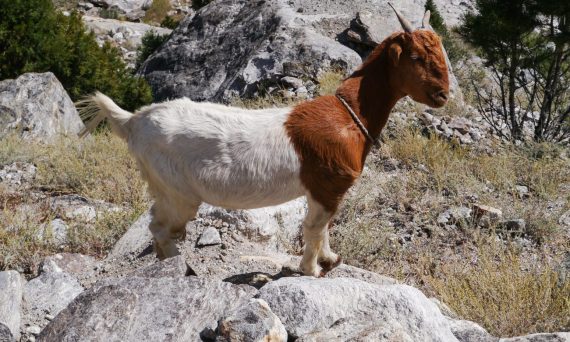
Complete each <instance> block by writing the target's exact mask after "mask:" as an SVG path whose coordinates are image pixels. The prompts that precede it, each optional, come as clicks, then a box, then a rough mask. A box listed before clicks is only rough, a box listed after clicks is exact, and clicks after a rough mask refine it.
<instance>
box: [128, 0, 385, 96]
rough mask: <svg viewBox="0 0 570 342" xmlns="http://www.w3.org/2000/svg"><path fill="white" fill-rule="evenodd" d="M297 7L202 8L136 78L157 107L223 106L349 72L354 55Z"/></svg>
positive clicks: (274, 0)
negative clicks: (285, 83) (170, 101)
mask: <svg viewBox="0 0 570 342" xmlns="http://www.w3.org/2000/svg"><path fill="white" fill-rule="evenodd" d="M299 6H305V2H300V3H299V4H295V5H294V6H291V5H289V2H286V1H283V0H268V1H239V0H225V1H218V2H216V3H215V5H210V6H206V7H204V8H202V9H201V10H200V11H198V12H196V13H195V14H194V15H192V16H188V17H186V18H185V19H184V20H183V21H182V22H181V23H180V24H179V25H178V27H177V28H176V30H175V31H174V32H173V33H172V35H171V37H170V38H169V40H168V41H167V42H166V43H165V44H163V45H162V46H161V47H160V48H159V49H158V51H157V52H155V53H154V54H153V55H152V56H150V57H149V59H147V61H146V62H145V63H144V64H143V66H142V67H141V69H140V70H139V73H140V74H141V75H143V76H144V77H145V78H146V79H147V81H148V82H149V84H150V85H151V87H152V89H153V94H154V95H155V98H156V100H159V101H160V100H165V99H167V98H179V97H183V96H186V97H189V98H191V99H193V100H196V101H205V100H209V101H224V102H229V101H231V99H233V98H234V97H244V96H245V97H249V96H253V95H257V94H261V92H262V91H263V90H264V89H267V88H269V87H272V86H278V85H279V81H280V80H281V79H282V78H283V77H286V76H290V77H296V78H300V77H301V76H302V77H306V78H309V79H312V80H313V81H315V80H317V78H318V76H319V75H320V74H321V73H322V72H324V71H326V70H329V69H338V70H339V71H342V72H345V73H347V72H349V71H352V70H354V68H356V67H357V66H358V65H359V64H360V63H361V58H360V56H358V54H357V53H356V52H354V51H353V50H351V49H350V48H348V47H346V46H343V45H341V44H339V43H337V42H336V41H335V35H332V36H328V35H324V34H323V33H322V32H319V30H318V29H315V28H314V27H315V25H316V24H317V22H320V21H321V20H315V19H317V17H315V16H314V15H313V13H311V14H310V15H304V14H301V13H299V12H297V8H298V7H299ZM346 7H350V6H346ZM351 11H354V9H352V10H351ZM329 14H330V17H331V18H332V17H334V18H337V17H340V16H342V17H343V18H344V17H345V16H346V12H342V13H340V12H335V13H333V12H331V13H329ZM394 20H395V19H394ZM344 21H345V22H346V24H348V20H344ZM394 28H396V26H394ZM341 31H342V30H339V31H338V32H337V33H340V32H341ZM228 56H231V58H228ZM205 61H207V63H205Z"/></svg>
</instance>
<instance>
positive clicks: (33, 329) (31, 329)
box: [26, 325, 42, 336]
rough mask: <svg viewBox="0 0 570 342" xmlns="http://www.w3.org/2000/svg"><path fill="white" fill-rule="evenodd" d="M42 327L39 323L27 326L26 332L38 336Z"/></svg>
mask: <svg viewBox="0 0 570 342" xmlns="http://www.w3.org/2000/svg"><path fill="white" fill-rule="evenodd" d="M41 331H42V328H40V327H38V326H37V325H32V326H29V327H27V328H26V333H27V334H30V335H34V336H38V335H39V334H40V332H41Z"/></svg>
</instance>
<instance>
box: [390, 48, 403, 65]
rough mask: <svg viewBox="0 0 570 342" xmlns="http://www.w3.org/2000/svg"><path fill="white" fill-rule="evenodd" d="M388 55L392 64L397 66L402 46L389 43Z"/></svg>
mask: <svg viewBox="0 0 570 342" xmlns="http://www.w3.org/2000/svg"><path fill="white" fill-rule="evenodd" d="M388 53H389V55H390V60H391V61H392V64H393V65H394V66H398V63H399V62H400V55H401V54H402V47H401V46H400V45H399V44H392V45H390V50H389V51H388Z"/></svg>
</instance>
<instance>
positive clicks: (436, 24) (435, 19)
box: [424, 0, 449, 36]
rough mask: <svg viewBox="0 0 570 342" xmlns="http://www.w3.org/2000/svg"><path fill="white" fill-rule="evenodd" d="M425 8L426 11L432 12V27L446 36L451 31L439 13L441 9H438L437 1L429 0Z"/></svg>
mask: <svg viewBox="0 0 570 342" xmlns="http://www.w3.org/2000/svg"><path fill="white" fill-rule="evenodd" d="M424 9H425V10H426V11H428V10H429V11H430V12H431V17H430V20H429V22H430V25H431V27H433V29H434V30H435V32H437V33H439V34H440V35H441V36H446V35H447V34H448V33H449V31H448V30H447V26H446V25H445V22H444V20H443V17H442V16H441V14H440V13H439V10H438V9H437V6H436V5H435V2H434V1H433V0H427V1H426V4H425V6H424Z"/></svg>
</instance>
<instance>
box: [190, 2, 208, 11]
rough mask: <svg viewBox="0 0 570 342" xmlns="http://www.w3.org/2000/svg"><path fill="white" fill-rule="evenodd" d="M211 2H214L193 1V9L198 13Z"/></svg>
mask: <svg viewBox="0 0 570 342" xmlns="http://www.w3.org/2000/svg"><path fill="white" fill-rule="evenodd" d="M210 2H212V0H193V1H192V8H193V9H194V10H196V11H197V10H199V9H200V8H202V7H204V6H206V5H207V4H209V3H210Z"/></svg>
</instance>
